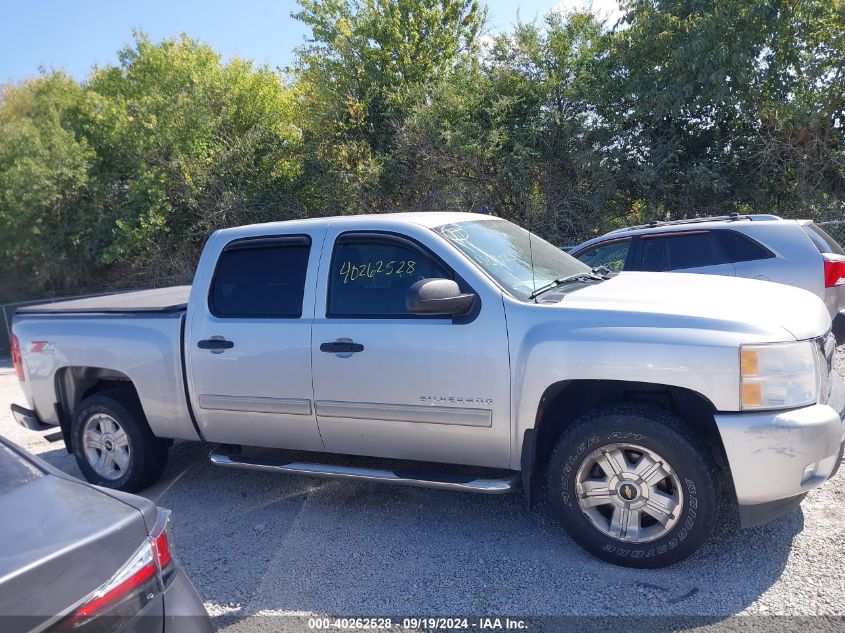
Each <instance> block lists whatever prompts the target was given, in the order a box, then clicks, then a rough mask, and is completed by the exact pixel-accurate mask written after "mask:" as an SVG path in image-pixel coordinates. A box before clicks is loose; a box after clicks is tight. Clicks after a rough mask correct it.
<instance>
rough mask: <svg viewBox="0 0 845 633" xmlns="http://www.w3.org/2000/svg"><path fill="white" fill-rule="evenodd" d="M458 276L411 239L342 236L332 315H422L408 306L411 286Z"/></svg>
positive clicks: (334, 265)
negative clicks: (424, 280) (407, 299)
mask: <svg viewBox="0 0 845 633" xmlns="http://www.w3.org/2000/svg"><path fill="white" fill-rule="evenodd" d="M453 277H454V275H453V274H452V272H451V271H450V270H448V269H447V268H446V267H445V266H444V265H443V264H441V263H440V262H438V261H436V260H435V259H434V258H433V257H432V256H431V255H429V254H428V253H426V251H425V250H424V249H423V248H422V247H419V246H417V245H416V244H415V243H414V242H411V241H410V240H405V239H402V238H397V237H392V236H388V235H385V236H381V235H372V234H371V235H357V236H356V235H355V234H349V235H342V236H341V237H339V238H338V240H337V242H335V248H334V253H333V254H332V263H331V271H330V277H329V296H328V309H327V316H330V317H357V318H368V317H371V318H388V317H395V318H409V317H410V318H418V316H419V315H413V314H410V313H408V311H407V310H406V309H405V296H406V295H407V293H408V288H410V287H411V284H413V283H415V282H417V281H419V280H421V279H431V278H439V279H452V278H453Z"/></svg>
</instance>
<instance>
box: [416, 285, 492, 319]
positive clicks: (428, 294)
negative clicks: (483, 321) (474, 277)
mask: <svg viewBox="0 0 845 633" xmlns="http://www.w3.org/2000/svg"><path fill="white" fill-rule="evenodd" d="M474 303H475V295H474V294H461V289H460V288H459V287H458V284H457V283H455V282H454V281H452V280H451V279H420V280H419V281H417V282H415V283H413V284H412V285H411V287H410V288H408V293H407V294H406V295H405V308H406V309H407V310H408V312H410V313H411V314H447V315H450V316H459V315H462V314H466V313H467V312H469V311H470V310H472V306H473V304H474Z"/></svg>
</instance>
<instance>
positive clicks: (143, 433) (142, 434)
mask: <svg viewBox="0 0 845 633" xmlns="http://www.w3.org/2000/svg"><path fill="white" fill-rule="evenodd" d="M71 435H72V443H71V444H72V446H73V454H74V457H76V463H77V465H78V466H79V470H81V471H82V474H83V475H84V476H85V479H87V480H88V481H90V482H91V483H92V484H97V485H98V486H103V487H105V488H114V489H116V490H123V491H125V492H138V491H139V490H143V489H144V488H146V487H147V486H149V485H151V484H152V483H154V482H155V481H156V480H157V479H158V478H159V476H161V473H162V471H163V470H164V467H165V465H166V464H167V453H168V444H167V440H163V439H160V438H157V437H155V436H154V435H153V433H152V431H151V430H150V427H149V425H148V424H147V420H146V418H145V417H144V412H143V410H142V409H141V405H140V403H139V402H138V398H137V396H135V394H134V392H133V391H132V390H130V389H109V390H107V391H102V392H100V393H97V394H94V395H92V396H89V397H88V398H86V399H85V400H83V401H82V404H81V405H80V406H79V410H78V411H77V413H76V415H75V416H74V419H73V423H72V425H71Z"/></svg>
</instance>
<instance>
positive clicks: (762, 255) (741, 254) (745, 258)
mask: <svg viewBox="0 0 845 633" xmlns="http://www.w3.org/2000/svg"><path fill="white" fill-rule="evenodd" d="M713 233H714V234H715V235H716V239H718V240H719V244H721V246H722V249H723V250H724V251H725V253H726V254H727V256H728V257H729V258H730V260H731V261H732V262H751V261H754V260H757V259H768V258H769V257H774V254H773V253H772V252H771V251H769V249H767V248H766V247H765V246H762V245H761V244H759V243H757V242H755V241H754V240H752V239H751V238H750V237H748V236H747V235H743V234H742V233H737V232H736V231H714V232H713Z"/></svg>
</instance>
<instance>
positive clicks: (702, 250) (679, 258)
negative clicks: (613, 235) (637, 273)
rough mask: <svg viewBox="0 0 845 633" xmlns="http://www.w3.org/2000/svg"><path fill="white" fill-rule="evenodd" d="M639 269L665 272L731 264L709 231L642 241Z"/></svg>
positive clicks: (656, 237)
mask: <svg viewBox="0 0 845 633" xmlns="http://www.w3.org/2000/svg"><path fill="white" fill-rule="evenodd" d="M641 244H642V256H641V258H640V270H645V271H651V272H663V271H667V270H683V269H685V268H699V267H701V266H716V265H719V264H728V263H730V259H729V258H728V256H727V254H726V253H725V251H724V250H722V247H721V245H720V244H719V242H718V241H717V239H716V236H715V235H713V233H712V232H710V231H690V232H688V233H673V234H670V235H665V236H664V235H655V236H652V235H646V236H643V237H642V238H641Z"/></svg>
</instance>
